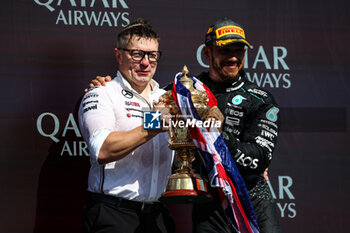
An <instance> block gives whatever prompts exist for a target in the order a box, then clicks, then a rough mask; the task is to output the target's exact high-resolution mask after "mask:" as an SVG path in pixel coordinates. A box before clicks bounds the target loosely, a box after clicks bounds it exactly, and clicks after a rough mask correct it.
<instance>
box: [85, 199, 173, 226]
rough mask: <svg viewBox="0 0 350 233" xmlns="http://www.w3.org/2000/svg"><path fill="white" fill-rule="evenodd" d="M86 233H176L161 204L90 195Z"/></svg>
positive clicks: (86, 208)
mask: <svg viewBox="0 0 350 233" xmlns="http://www.w3.org/2000/svg"><path fill="white" fill-rule="evenodd" d="M83 232H84V233H102V232H103V233H129V232H130V233H144V232H155V233H173V232H175V223H174V221H173V219H172V218H171V216H170V215H169V213H168V211H167V210H166V209H165V207H164V205H163V204H161V203H154V204H145V203H143V202H135V201H129V200H125V199H121V198H117V197H112V196H108V195H104V194H97V193H89V196H88V200H87V203H86V206H85V208H84V214H83Z"/></svg>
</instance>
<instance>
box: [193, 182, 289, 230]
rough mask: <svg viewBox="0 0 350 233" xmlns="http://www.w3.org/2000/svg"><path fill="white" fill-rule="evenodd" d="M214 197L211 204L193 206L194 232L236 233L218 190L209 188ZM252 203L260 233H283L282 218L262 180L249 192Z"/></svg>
mask: <svg viewBox="0 0 350 233" xmlns="http://www.w3.org/2000/svg"><path fill="white" fill-rule="evenodd" d="M209 190H210V193H211V194H212V196H213V197H214V200H213V202H211V203H209V204H196V205H194V206H193V212H192V214H193V232H195V233H233V232H236V231H235V230H234V229H233V228H232V227H231V226H230V225H229V223H228V220H227V217H226V216H225V214H224V211H223V208H222V207H221V203H220V198H219V196H218V191H217V189H213V188H209ZM249 196H250V199H251V203H252V206H253V209H254V212H255V215H256V218H257V220H258V226H259V229H260V233H282V227H281V224H280V217H279V215H278V211H277V208H276V203H275V202H274V200H273V198H272V195H271V191H270V190H269V187H268V185H267V183H266V181H264V180H263V178H261V179H260V180H259V182H258V184H257V185H256V186H255V187H254V188H253V189H252V190H251V191H249Z"/></svg>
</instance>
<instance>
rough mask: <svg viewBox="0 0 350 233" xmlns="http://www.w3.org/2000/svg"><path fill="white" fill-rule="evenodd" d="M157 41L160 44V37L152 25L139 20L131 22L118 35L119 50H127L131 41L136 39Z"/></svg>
mask: <svg viewBox="0 0 350 233" xmlns="http://www.w3.org/2000/svg"><path fill="white" fill-rule="evenodd" d="M134 36H136V37H138V38H139V39H140V38H146V39H155V40H157V41H158V42H159V36H158V34H157V32H156V31H154V29H153V27H152V25H151V24H150V23H149V22H148V21H147V20H145V19H141V18H139V19H137V20H135V21H133V22H131V23H130V24H129V25H128V26H126V27H125V28H124V29H123V30H122V31H121V32H119V34H118V40H117V43H118V48H126V46H127V45H128V44H129V42H130V40H131V39H132V38H133V37H134Z"/></svg>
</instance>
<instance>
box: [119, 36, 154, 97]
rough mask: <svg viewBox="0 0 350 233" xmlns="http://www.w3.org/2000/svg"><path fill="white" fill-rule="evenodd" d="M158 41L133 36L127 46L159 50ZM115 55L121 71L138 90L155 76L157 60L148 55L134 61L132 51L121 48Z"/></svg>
mask: <svg viewBox="0 0 350 233" xmlns="http://www.w3.org/2000/svg"><path fill="white" fill-rule="evenodd" d="M158 45H159V44H158V41H157V40H156V39H153V38H143V37H138V36H133V37H132V38H131V39H130V41H129V43H128V44H127V46H126V48H123V49H139V50H143V51H146V52H147V51H158ZM115 55H116V58H117V61H118V64H119V71H120V72H121V73H122V75H123V76H124V78H125V79H126V80H127V81H128V82H129V83H130V85H131V86H132V87H133V88H134V89H135V90H136V91H138V92H142V91H143V90H144V89H145V88H146V87H147V86H148V84H149V82H150V81H151V79H152V78H153V76H154V74H155V72H156V69H157V62H150V61H149V58H148V55H146V56H144V58H143V59H142V60H141V61H134V60H133V59H132V57H131V55H130V52H128V51H124V50H121V49H115Z"/></svg>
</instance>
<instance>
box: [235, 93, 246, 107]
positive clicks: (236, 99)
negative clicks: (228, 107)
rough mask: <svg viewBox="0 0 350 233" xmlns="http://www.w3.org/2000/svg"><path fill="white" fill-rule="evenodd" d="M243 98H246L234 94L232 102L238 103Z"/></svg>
mask: <svg viewBox="0 0 350 233" xmlns="http://www.w3.org/2000/svg"><path fill="white" fill-rule="evenodd" d="M245 99H246V98H244V97H243V96H241V95H236V96H235V97H233V99H232V103H233V104H234V105H239V104H241V103H242V101H243V100H245Z"/></svg>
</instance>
